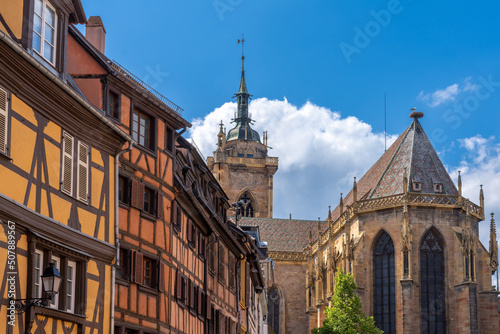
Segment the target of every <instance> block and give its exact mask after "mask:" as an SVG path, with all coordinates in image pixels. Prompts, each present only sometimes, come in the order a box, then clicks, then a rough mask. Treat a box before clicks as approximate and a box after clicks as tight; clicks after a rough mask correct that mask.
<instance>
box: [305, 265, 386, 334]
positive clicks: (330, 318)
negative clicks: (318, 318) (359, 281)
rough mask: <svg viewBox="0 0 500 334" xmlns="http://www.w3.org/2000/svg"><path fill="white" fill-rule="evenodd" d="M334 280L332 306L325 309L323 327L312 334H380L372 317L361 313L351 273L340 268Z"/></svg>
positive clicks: (359, 299)
mask: <svg viewBox="0 0 500 334" xmlns="http://www.w3.org/2000/svg"><path fill="white" fill-rule="evenodd" d="M335 280H336V284H335V291H334V294H333V296H332V307H327V309H326V310H325V314H326V319H325V321H323V327H321V328H316V329H313V330H312V334H358V333H364V334H382V333H383V331H382V330H380V329H378V328H377V327H376V326H375V322H374V320H373V317H367V316H366V315H365V314H364V313H363V310H362V307H361V298H359V296H358V295H357V294H356V283H354V278H353V277H352V275H351V274H347V275H346V274H344V273H343V272H342V270H340V272H339V274H338V276H337V277H336V279H335Z"/></svg>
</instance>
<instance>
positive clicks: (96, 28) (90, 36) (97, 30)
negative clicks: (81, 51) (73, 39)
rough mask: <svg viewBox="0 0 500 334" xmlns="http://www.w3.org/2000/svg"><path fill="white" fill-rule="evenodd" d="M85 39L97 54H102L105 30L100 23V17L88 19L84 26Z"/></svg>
mask: <svg viewBox="0 0 500 334" xmlns="http://www.w3.org/2000/svg"><path fill="white" fill-rule="evenodd" d="M85 28H86V30H85V38H86V39H87V41H88V42H89V43H90V44H92V45H93V46H94V47H95V48H96V49H97V50H99V52H101V53H102V54H104V44H105V40H106V29H104V24H103V23H102V20H101V17H100V16H91V17H89V19H88V21H87V24H85Z"/></svg>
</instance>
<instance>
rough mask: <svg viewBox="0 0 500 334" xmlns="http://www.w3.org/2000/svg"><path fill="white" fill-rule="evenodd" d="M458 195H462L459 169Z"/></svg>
mask: <svg viewBox="0 0 500 334" xmlns="http://www.w3.org/2000/svg"><path fill="white" fill-rule="evenodd" d="M458 196H460V197H462V176H460V171H458Z"/></svg>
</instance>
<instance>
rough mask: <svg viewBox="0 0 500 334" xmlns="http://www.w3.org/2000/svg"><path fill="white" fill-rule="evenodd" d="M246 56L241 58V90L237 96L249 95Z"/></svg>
mask: <svg viewBox="0 0 500 334" xmlns="http://www.w3.org/2000/svg"><path fill="white" fill-rule="evenodd" d="M244 61H245V56H241V79H240V89H239V90H238V93H237V94H248V90H247V83H246V81H245V63H244Z"/></svg>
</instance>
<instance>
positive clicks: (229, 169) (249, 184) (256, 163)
mask: <svg viewBox="0 0 500 334" xmlns="http://www.w3.org/2000/svg"><path fill="white" fill-rule="evenodd" d="M242 42H244V40H242ZM244 62H245V56H243V55H242V56H241V79H240V88H239V90H238V93H236V94H235V95H234V96H233V97H235V98H236V102H237V104H238V111H237V114H236V115H235V117H234V119H233V120H232V123H235V126H234V128H232V129H231V130H229V132H228V133H227V135H226V130H225V128H224V124H223V123H222V121H221V123H220V130H219V133H218V135H217V149H216V150H215V151H214V156H213V157H208V158H207V165H208V167H209V168H210V170H211V171H212V173H213V174H214V175H215V177H216V178H217V180H218V181H219V183H220V184H221V186H222V188H223V189H224V191H225V192H226V194H227V195H228V197H229V200H230V202H231V203H235V202H239V203H241V206H240V207H242V212H241V215H242V216H244V217H260V218H272V216H273V175H274V173H276V171H277V170H278V158H276V157H269V156H268V155H267V154H268V146H267V132H264V133H263V137H262V140H263V142H261V140H260V136H259V134H258V133H257V131H255V130H254V129H252V127H251V124H253V122H254V121H253V120H252V119H251V115H250V114H249V113H248V104H249V101H250V98H251V95H250V94H249V93H248V90H247V85H246V82H245V67H244V66H245V64H244ZM230 214H231V215H234V212H230Z"/></svg>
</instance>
